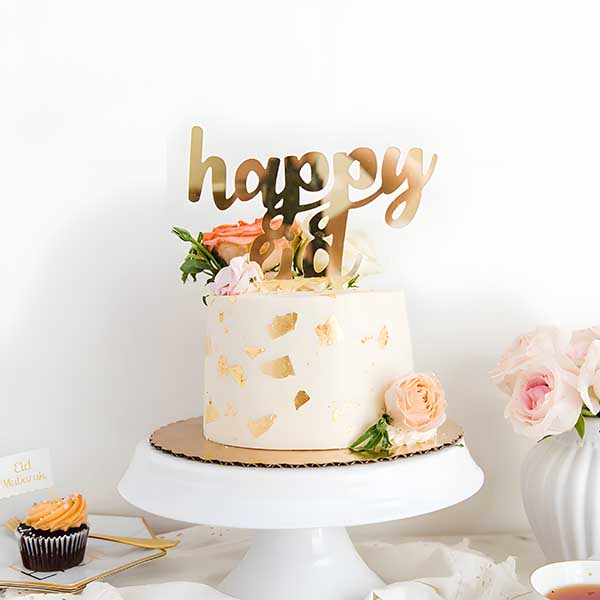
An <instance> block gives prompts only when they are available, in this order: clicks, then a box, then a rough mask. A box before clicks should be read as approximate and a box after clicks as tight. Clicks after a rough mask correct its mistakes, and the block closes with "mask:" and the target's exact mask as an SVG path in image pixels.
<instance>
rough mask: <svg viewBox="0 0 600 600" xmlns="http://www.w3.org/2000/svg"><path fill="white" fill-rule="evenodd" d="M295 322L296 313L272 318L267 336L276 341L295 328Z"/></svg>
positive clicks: (296, 318) (296, 319)
mask: <svg viewBox="0 0 600 600" xmlns="http://www.w3.org/2000/svg"><path fill="white" fill-rule="evenodd" d="M296 321H298V313H295V312H291V313H287V314H285V315H278V316H276V317H273V320H272V321H271V323H270V324H269V335H270V336H271V338H273V339H276V338H279V337H281V336H282V335H285V334H286V333H289V332H290V331H293V330H294V329H295V328H296Z"/></svg>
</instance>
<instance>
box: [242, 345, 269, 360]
mask: <svg viewBox="0 0 600 600" xmlns="http://www.w3.org/2000/svg"><path fill="white" fill-rule="evenodd" d="M264 351H265V349H264V348H262V347H261V346H246V347H245V348H244V352H245V353H246V354H247V355H248V357H249V358H256V357H257V356H258V355H259V354H262V353H263V352H264Z"/></svg>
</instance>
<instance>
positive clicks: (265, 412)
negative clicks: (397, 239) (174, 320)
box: [204, 289, 413, 450]
mask: <svg viewBox="0 0 600 600" xmlns="http://www.w3.org/2000/svg"><path fill="white" fill-rule="evenodd" d="M412 368H413V366H412V354H411V344H410V334H409V329H408V319H407V315H406V309H405V302H404V294H403V293H402V292H383V291H362V290H356V289H349V290H340V291H326V292H322V293H318V292H287V293H286V292H271V293H247V294H241V295H238V296H211V297H210V298H209V299H208V309H207V330H206V359H205V369H204V372H205V384H204V432H205V435H206V437H207V438H208V439H210V440H212V441H214V442H219V443H221V444H226V445H233V446H242V447H246V448H268V449H315V450H317V449H330V448H347V447H349V446H350V445H351V443H352V441H353V440H355V439H356V438H357V436H359V435H360V434H361V433H363V432H364V431H365V430H366V429H367V428H368V427H369V426H371V425H372V424H373V423H374V422H376V421H377V420H378V419H379V418H380V417H381V415H382V413H383V412H384V393H385V391H386V389H388V388H389V387H390V385H391V384H392V383H393V381H394V380H395V379H396V378H397V377H398V374H399V373H400V374H403V373H410V372H411V371H412Z"/></svg>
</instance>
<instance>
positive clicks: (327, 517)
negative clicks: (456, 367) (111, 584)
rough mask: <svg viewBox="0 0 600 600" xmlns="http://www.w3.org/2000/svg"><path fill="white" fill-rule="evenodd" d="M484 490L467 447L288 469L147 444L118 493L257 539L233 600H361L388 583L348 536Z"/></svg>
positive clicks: (226, 585) (230, 588)
mask: <svg viewBox="0 0 600 600" xmlns="http://www.w3.org/2000/svg"><path fill="white" fill-rule="evenodd" d="M482 484H483V473H482V471H481V469H480V468H479V467H478V466H477V464H476V463H475V461H474V460H473V459H472V457H471V455H470V454H469V451H468V449H467V448H466V446H464V445H462V446H451V447H448V448H443V449H441V450H438V451H436V452H432V453H429V454H424V455H420V456H412V457H410V458H401V459H398V460H394V461H385V462H377V463H370V464H362V465H361V464H358V465H348V466H341V467H320V468H319V467H313V468H300V469H289V468H264V467H237V466H222V465H216V464H206V463H202V462H196V461H192V460H189V459H186V458H177V457H175V456H171V455H168V454H165V453H163V452H161V451H159V450H155V449H154V448H152V447H151V446H150V444H149V443H148V442H146V441H143V442H140V443H139V444H138V446H137V448H136V451H135V454H134V457H133V460H132V462H131V464H130V466H129V468H128V470H127V472H126V473H125V475H124V476H123V479H122V480H121V482H120V484H119V492H120V493H121V495H122V496H123V497H124V498H125V499H126V500H127V501H128V502H130V503H131V504H134V505H136V506H138V507H140V508H142V509H144V510H147V511H149V512H151V513H153V514H156V515H160V516H162V517H168V518H171V519H177V520H180V521H186V522H189V523H201V524H206V525H216V526H224V527H242V528H248V529H256V530H259V531H257V532H256V534H255V537H254V540H253V543H252V545H251V547H250V549H249V550H248V553H247V554H246V556H245V558H244V559H243V560H242V561H241V562H240V563H239V564H238V565H237V567H236V568H235V569H234V570H233V571H232V572H231V573H230V574H229V575H228V576H227V577H226V578H225V580H224V581H223V582H222V584H221V586H220V589H221V591H223V592H224V593H227V594H230V595H231V596H234V597H235V598H239V599H240V600H282V599H285V600H313V599H314V600H317V599H318V600H363V598H365V597H366V596H367V594H368V593H369V592H370V591H371V590H372V589H374V588H376V587H381V586H382V585H384V584H383V582H382V581H381V579H379V577H377V575H375V573H373V572H372V571H371V570H370V569H369V568H368V567H367V565H366V564H365V563H364V562H363V561H362V559H361V558H360V556H359V555H358V553H357V552H356V550H355V549H354V546H353V544H352V542H351V541H350V538H349V537H348V534H347V532H346V529H345V528H346V527H348V526H352V525H366V524H369V523H379V522H383V521H391V520H394V519H405V518H408V517H415V516H417V515H423V514H427V513H431V512H434V511H436V510H439V509H442V508H445V507H448V506H452V505H454V504H458V503H459V502H462V501H463V500H466V499H467V498H469V497H470V496H472V495H473V494H475V493H476V492H477V491H478V490H479V489H480V487H481V486H482Z"/></svg>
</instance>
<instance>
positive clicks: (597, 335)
mask: <svg viewBox="0 0 600 600" xmlns="http://www.w3.org/2000/svg"><path fill="white" fill-rule="evenodd" d="M594 340H600V327H598V326H596V327H590V328H589V329H579V330H578V331H574V332H573V335H572V336H571V341H570V342H569V347H568V348H567V356H568V357H569V358H570V359H571V360H572V361H573V362H574V363H575V365H576V366H577V367H578V368H580V367H581V365H583V362H584V361H585V357H586V355H587V353H588V349H589V347H590V344H591V343H592V342H593V341H594Z"/></svg>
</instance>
